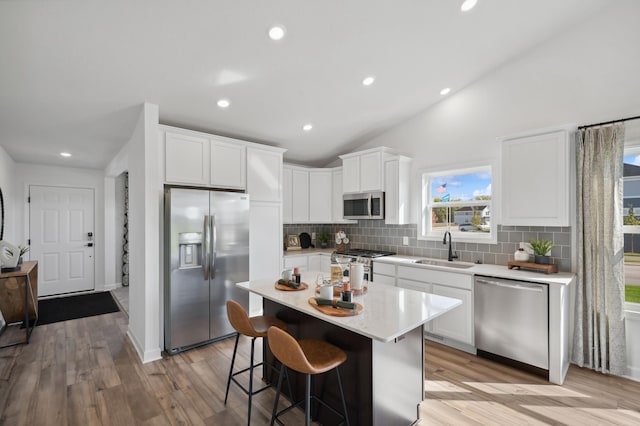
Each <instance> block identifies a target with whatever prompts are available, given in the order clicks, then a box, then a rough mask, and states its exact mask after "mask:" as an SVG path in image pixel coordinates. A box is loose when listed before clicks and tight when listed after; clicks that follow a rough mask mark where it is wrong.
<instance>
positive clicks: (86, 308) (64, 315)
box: [36, 291, 120, 325]
mask: <svg viewBox="0 0 640 426" xmlns="http://www.w3.org/2000/svg"><path fill="white" fill-rule="evenodd" d="M119 310H120V308H118V304H117V303H116V302H115V300H113V296H111V292H109V291H103V292H100V293H90V294H80V295H78V296H68V297H58V298H56V299H46V300H39V301H38V323H37V324H36V325H45V324H51V323H54V322H60V321H69V320H74V319H78V318H85V317H92V316H94V315H102V314H110V313H112V312H118V311H119Z"/></svg>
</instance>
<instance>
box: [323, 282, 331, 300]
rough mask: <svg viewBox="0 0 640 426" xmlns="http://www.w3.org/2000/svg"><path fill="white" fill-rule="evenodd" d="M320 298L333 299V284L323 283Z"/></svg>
mask: <svg viewBox="0 0 640 426" xmlns="http://www.w3.org/2000/svg"><path fill="white" fill-rule="evenodd" d="M320 298H322V299H333V286H332V285H323V286H321V287H320Z"/></svg>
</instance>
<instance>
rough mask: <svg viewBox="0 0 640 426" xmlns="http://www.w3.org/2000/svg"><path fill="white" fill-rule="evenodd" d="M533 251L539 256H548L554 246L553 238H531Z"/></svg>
mask: <svg viewBox="0 0 640 426" xmlns="http://www.w3.org/2000/svg"><path fill="white" fill-rule="evenodd" d="M529 244H531V248H532V249H533V252H534V253H535V254H537V255H538V256H546V255H547V253H549V250H551V249H552V248H553V242H552V241H551V240H529Z"/></svg>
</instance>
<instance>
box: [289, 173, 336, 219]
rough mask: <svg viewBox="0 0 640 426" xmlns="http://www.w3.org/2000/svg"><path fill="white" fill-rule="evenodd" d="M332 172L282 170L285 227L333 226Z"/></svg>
mask: <svg viewBox="0 0 640 426" xmlns="http://www.w3.org/2000/svg"><path fill="white" fill-rule="evenodd" d="M332 185H333V184H332V169H313V168H306V167H299V166H292V165H286V164H285V165H284V167H283V198H284V199H283V203H284V215H283V222H284V223H332V221H333V218H332V197H333V194H332V191H331V190H332V187H333V186H332Z"/></svg>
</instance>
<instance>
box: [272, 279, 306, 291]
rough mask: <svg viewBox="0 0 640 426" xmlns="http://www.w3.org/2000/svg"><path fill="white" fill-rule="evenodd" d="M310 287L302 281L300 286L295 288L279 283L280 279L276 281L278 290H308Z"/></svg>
mask: <svg viewBox="0 0 640 426" xmlns="http://www.w3.org/2000/svg"><path fill="white" fill-rule="evenodd" d="M308 288H309V284H307V283H300V285H299V286H298V288H293V287H289V286H288V285H284V284H278V281H276V290H280V291H300V290H306V289H308Z"/></svg>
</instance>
